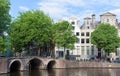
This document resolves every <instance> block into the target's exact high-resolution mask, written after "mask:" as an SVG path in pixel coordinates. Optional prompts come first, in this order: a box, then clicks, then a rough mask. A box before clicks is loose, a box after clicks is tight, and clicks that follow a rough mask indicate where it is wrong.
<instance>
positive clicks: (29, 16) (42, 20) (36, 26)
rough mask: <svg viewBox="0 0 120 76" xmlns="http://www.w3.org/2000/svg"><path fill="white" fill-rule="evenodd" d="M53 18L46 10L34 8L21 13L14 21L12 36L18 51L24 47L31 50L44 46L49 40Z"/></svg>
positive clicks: (11, 29) (11, 30)
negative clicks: (45, 12) (46, 13)
mask: <svg viewBox="0 0 120 76" xmlns="http://www.w3.org/2000/svg"><path fill="white" fill-rule="evenodd" d="M51 25H52V20H51V18H50V17H49V16H47V15H45V14H44V12H42V11H39V10H32V11H26V12H23V13H20V15H19V16H18V17H17V19H15V20H14V21H13V22H12V25H11V27H10V37H11V42H12V45H13V47H14V48H15V50H16V51H22V48H26V49H27V50H30V49H31V48H34V47H35V46H42V45H44V43H47V42H48V41H49V33H50V27H51Z"/></svg>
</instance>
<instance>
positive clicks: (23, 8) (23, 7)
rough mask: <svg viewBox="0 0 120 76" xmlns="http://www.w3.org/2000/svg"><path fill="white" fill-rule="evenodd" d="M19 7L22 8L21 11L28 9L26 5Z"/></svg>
mask: <svg viewBox="0 0 120 76" xmlns="http://www.w3.org/2000/svg"><path fill="white" fill-rule="evenodd" d="M19 8H20V10H22V11H28V10H29V8H28V7H26V6H20V7H19Z"/></svg>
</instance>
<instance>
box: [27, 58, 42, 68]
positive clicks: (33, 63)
mask: <svg viewBox="0 0 120 76" xmlns="http://www.w3.org/2000/svg"><path fill="white" fill-rule="evenodd" d="M27 65H28V69H29V70H38V69H41V68H42V67H43V62H42V60H40V59H39V58H33V59H31V60H29V62H28V64H27Z"/></svg>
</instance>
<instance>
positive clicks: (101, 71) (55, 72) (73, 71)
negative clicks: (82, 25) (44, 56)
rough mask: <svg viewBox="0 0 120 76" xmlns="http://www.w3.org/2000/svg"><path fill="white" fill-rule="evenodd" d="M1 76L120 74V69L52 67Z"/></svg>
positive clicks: (97, 75)
mask: <svg viewBox="0 0 120 76" xmlns="http://www.w3.org/2000/svg"><path fill="white" fill-rule="evenodd" d="M0 76H120V69H52V70H50V69H49V70H31V71H23V72H13V73H9V74H1V75H0Z"/></svg>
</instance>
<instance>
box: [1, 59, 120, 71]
mask: <svg viewBox="0 0 120 76" xmlns="http://www.w3.org/2000/svg"><path fill="white" fill-rule="evenodd" d="M54 68H61V69H62V68H119V69H120V63H109V62H90V61H87V62H85V61H82V62H78V61H68V60H64V59H53V58H41V57H24V58H3V59H0V73H8V72H14V71H23V70H28V71H29V70H35V69H54Z"/></svg>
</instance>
